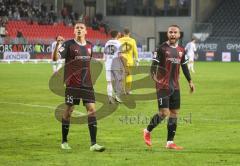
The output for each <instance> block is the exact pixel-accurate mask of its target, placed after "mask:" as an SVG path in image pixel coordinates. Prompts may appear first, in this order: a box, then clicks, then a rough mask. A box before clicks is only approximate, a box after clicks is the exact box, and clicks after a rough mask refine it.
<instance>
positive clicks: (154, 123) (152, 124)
mask: <svg viewBox="0 0 240 166" xmlns="http://www.w3.org/2000/svg"><path fill="white" fill-rule="evenodd" d="M163 119H164V118H163V117H161V116H159V114H155V115H154V116H153V117H152V119H151V121H150V123H149V125H148V127H147V130H148V131H149V132H151V131H152V130H153V129H154V128H155V127H156V126H157V125H158V124H159V123H160V122H161V121H162V120H163Z"/></svg>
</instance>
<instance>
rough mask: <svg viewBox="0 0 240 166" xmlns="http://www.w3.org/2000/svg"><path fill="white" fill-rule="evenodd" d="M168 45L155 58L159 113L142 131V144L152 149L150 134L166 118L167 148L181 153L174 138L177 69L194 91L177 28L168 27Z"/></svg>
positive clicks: (177, 108) (178, 100)
mask: <svg viewBox="0 0 240 166" xmlns="http://www.w3.org/2000/svg"><path fill="white" fill-rule="evenodd" d="M167 36H168V41H166V42H165V43H163V44H162V45H160V46H159V47H158V49H157V51H156V52H155V54H154V58H153V62H152V66H151V74H152V78H153V80H154V81H155V82H156V92H157V99H158V109H159V112H158V113H157V114H155V115H154V116H153V118H152V119H151V121H150V123H149V125H148V126H147V128H146V129H144V131H143V134H144V141H145V143H146V144H147V145H148V146H151V145H152V142H151V135H150V133H151V131H152V130H153V129H154V128H155V127H156V126H157V125H158V124H159V123H161V121H162V120H163V119H165V117H167V116H169V119H168V122H167V129H168V136H167V143H166V148H168V149H175V150H181V149H183V148H182V147H180V146H177V145H176V144H175V143H174V142H173V139H174V136H175V132H176V128H177V117H178V111H179V109H180V90H179V82H178V81H179V69H180V66H181V68H182V70H183V73H184V76H185V77H186V79H187V81H188V83H189V87H190V92H194V90H195V87H194V84H193V82H192V79H191V76H190V73H189V70H188V67H187V62H188V60H187V58H186V56H185V50H184V47H182V46H180V45H179V44H178V41H179V38H180V27H179V26H177V25H171V26H169V27H168V31H167Z"/></svg>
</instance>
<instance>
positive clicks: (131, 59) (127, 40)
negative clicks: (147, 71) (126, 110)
mask: <svg viewBox="0 0 240 166" xmlns="http://www.w3.org/2000/svg"><path fill="white" fill-rule="evenodd" d="M119 41H120V42H121V44H122V47H121V48H122V49H121V52H122V56H123V57H124V66H125V71H126V75H125V83H124V84H125V85H124V87H125V93H126V94H131V86H132V74H131V69H132V67H133V66H134V65H135V64H136V65H137V66H138V63H139V60H138V51H137V44H136V41H135V39H133V38H131V37H130V31H129V29H127V28H125V29H124V36H123V37H122V38H120V39H119Z"/></svg>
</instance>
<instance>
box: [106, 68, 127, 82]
mask: <svg viewBox="0 0 240 166" xmlns="http://www.w3.org/2000/svg"><path fill="white" fill-rule="evenodd" d="M122 79H123V71H121V70H106V80H107V81H115V80H122Z"/></svg>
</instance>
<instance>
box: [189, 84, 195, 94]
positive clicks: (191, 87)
mask: <svg viewBox="0 0 240 166" xmlns="http://www.w3.org/2000/svg"><path fill="white" fill-rule="evenodd" d="M189 87H190V93H193V92H194V91H195V86H194V84H193V82H192V81H190V82H189Z"/></svg>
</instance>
